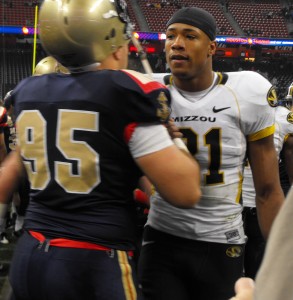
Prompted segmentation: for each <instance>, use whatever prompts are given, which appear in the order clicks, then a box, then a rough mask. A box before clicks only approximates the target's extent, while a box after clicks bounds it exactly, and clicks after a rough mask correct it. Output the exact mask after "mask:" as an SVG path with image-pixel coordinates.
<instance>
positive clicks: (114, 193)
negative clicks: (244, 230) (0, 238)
mask: <svg viewBox="0 0 293 300" xmlns="http://www.w3.org/2000/svg"><path fill="white" fill-rule="evenodd" d="M39 21H40V38H41V42H42V45H43V46H44V48H45V49H46V51H47V52H48V54H49V55H51V56H53V57H54V58H55V59H57V61H59V62H60V63H61V64H62V65H63V66H64V67H66V68H67V69H68V70H69V71H70V73H71V74H61V73H53V74H46V75H41V76H32V77H29V78H27V79H24V80H23V81H22V82H20V83H19V84H18V85H17V86H16V87H15V89H14V90H13V92H12V95H11V96H12V100H13V104H14V113H15V116H16V128H17V136H18V146H19V149H18V150H16V151H13V152H11V154H9V156H8V158H7V159H6V160H5V162H4V163H3V172H2V173H1V175H0V203H5V201H6V199H7V198H8V197H9V196H10V195H11V193H12V191H13V189H14V187H15V185H16V183H17V180H16V179H18V178H19V175H20V172H21V171H22V167H23V166H24V167H25V170H26V171H27V173H28V177H29V181H30V202H29V206H28V208H27V211H26V216H25V224H24V228H25V232H24V233H23V235H22V236H21V237H20V238H19V240H18V243H17V246H16V249H15V251H14V257H13V261H12V265H11V271H10V282H11V286H12V289H13V293H14V297H15V299H21V300H34V299H35V300H43V299H46V300H65V299H70V300H80V299H99V300H109V299H111V300H126V299H127V300H128V299H139V298H140V296H139V292H138V289H137V276H136V272H135V265H134V260H133V252H134V251H135V250H136V249H135V247H136V232H135V231H136V229H137V224H136V222H135V219H136V211H135V205H134V199H133V191H134V189H135V188H136V187H137V186H138V180H139V178H140V177H141V176H142V174H145V175H147V176H148V178H150V180H151V182H152V183H153V184H154V185H155V186H156V188H157V189H158V191H160V193H161V194H162V195H164V198H165V199H166V201H169V202H170V203H171V204H172V205H175V206H178V207H185V208H186V207H191V206H193V205H194V204H195V203H197V201H198V200H199V197H200V194H201V191H200V187H199V167H198V164H197V162H196V161H195V160H194V159H193V158H192V157H191V156H190V154H189V153H187V152H186V151H185V150H186V148H185V146H184V143H183V141H182V140H178V139H177V140H176V145H175V143H174V142H173V141H172V139H171V138H170V136H169V134H168V130H167V128H166V126H168V124H167V121H168V117H169V101H170V94H169V92H168V90H167V89H166V87H165V86H164V85H162V84H160V83H157V82H155V81H152V80H151V79H149V77H147V76H146V75H143V74H140V73H137V72H134V71H128V70H126V69H125V68H126V67H127V60H128V42H129V39H130V38H131V35H132V26H131V24H130V22H129V17H128V14H127V7H126V3H125V2H124V1H123V0H118V1H113V0H101V1H98V2H97V1H95V0H75V1H54V0H45V1H44V2H43V4H42V7H41V9H40V16H39ZM181 149H182V150H183V151H181Z"/></svg>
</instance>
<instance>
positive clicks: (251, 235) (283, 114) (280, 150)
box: [242, 88, 293, 278]
mask: <svg viewBox="0 0 293 300" xmlns="http://www.w3.org/2000/svg"><path fill="white" fill-rule="evenodd" d="M289 91H290V88H289ZM279 103H280V105H279V106H278V107H277V108H276V114H275V122H276V123H275V125H276V130H275V133H274V144H275V148H276V152H277V157H278V160H279V168H280V177H285V178H284V179H283V182H284V184H283V185H282V180H281V186H282V188H283V191H284V194H285V195H287V193H288V190H289V187H290V186H291V185H292V182H293V155H292V153H293V113H292V112H291V110H289V109H291V107H292V99H290V98H289V97H288V96H287V97H286V100H284V101H280V102H279ZM283 168H284V170H283ZM283 173H286V174H283ZM287 181H288V184H286V183H285V182H287ZM242 199H243V206H244V209H243V220H244V230H245V234H246V236H247V237H248V240H247V243H246V247H245V256H244V270H245V276H247V277H250V278H255V276H256V273H257V271H258V269H259V266H260V264H261V261H262V258H263V253H264V250H265V240H264V238H263V236H262V234H261V231H260V228H259V225H258V219H257V212H256V203H255V188H254V183H253V177H252V171H251V168H250V166H249V164H248V163H247V164H246V166H245V169H244V180H243V190H242Z"/></svg>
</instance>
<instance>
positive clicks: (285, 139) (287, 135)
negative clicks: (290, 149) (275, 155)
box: [284, 133, 290, 143]
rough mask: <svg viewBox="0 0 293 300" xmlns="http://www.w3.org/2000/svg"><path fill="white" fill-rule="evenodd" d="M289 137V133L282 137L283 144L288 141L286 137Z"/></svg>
mask: <svg viewBox="0 0 293 300" xmlns="http://www.w3.org/2000/svg"><path fill="white" fill-rule="evenodd" d="M289 136H290V133H287V134H286V135H285V137H284V143H286V141H287V140H288V137H289Z"/></svg>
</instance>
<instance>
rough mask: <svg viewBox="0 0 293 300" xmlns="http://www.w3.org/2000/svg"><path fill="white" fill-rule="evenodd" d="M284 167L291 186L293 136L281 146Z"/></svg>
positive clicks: (292, 175)
mask: <svg viewBox="0 0 293 300" xmlns="http://www.w3.org/2000/svg"><path fill="white" fill-rule="evenodd" d="M283 153H284V157H285V165H286V171H287V175H288V177H289V182H290V184H291V185H292V184H293V135H290V136H289V137H288V139H287V140H286V142H285V143H284V145H283Z"/></svg>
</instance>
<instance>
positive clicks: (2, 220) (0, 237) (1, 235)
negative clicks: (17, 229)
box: [0, 101, 9, 244]
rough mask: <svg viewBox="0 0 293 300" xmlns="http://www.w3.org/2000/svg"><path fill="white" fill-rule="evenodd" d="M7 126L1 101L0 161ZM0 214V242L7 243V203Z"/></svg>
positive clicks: (2, 156) (5, 153) (5, 150)
mask: <svg viewBox="0 0 293 300" xmlns="http://www.w3.org/2000/svg"><path fill="white" fill-rule="evenodd" d="M6 128H7V111H6V109H5V107H4V106H3V103H2V101H1V105H0V163H2V162H3V161H4V158H5V157H6V155H7V147H6V143H5V130H6ZM1 210H2V212H1V214H0V243H2V244H8V243H9V240H8V238H7V233H6V225H7V216H8V205H7V204H3V205H2V208H1Z"/></svg>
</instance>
